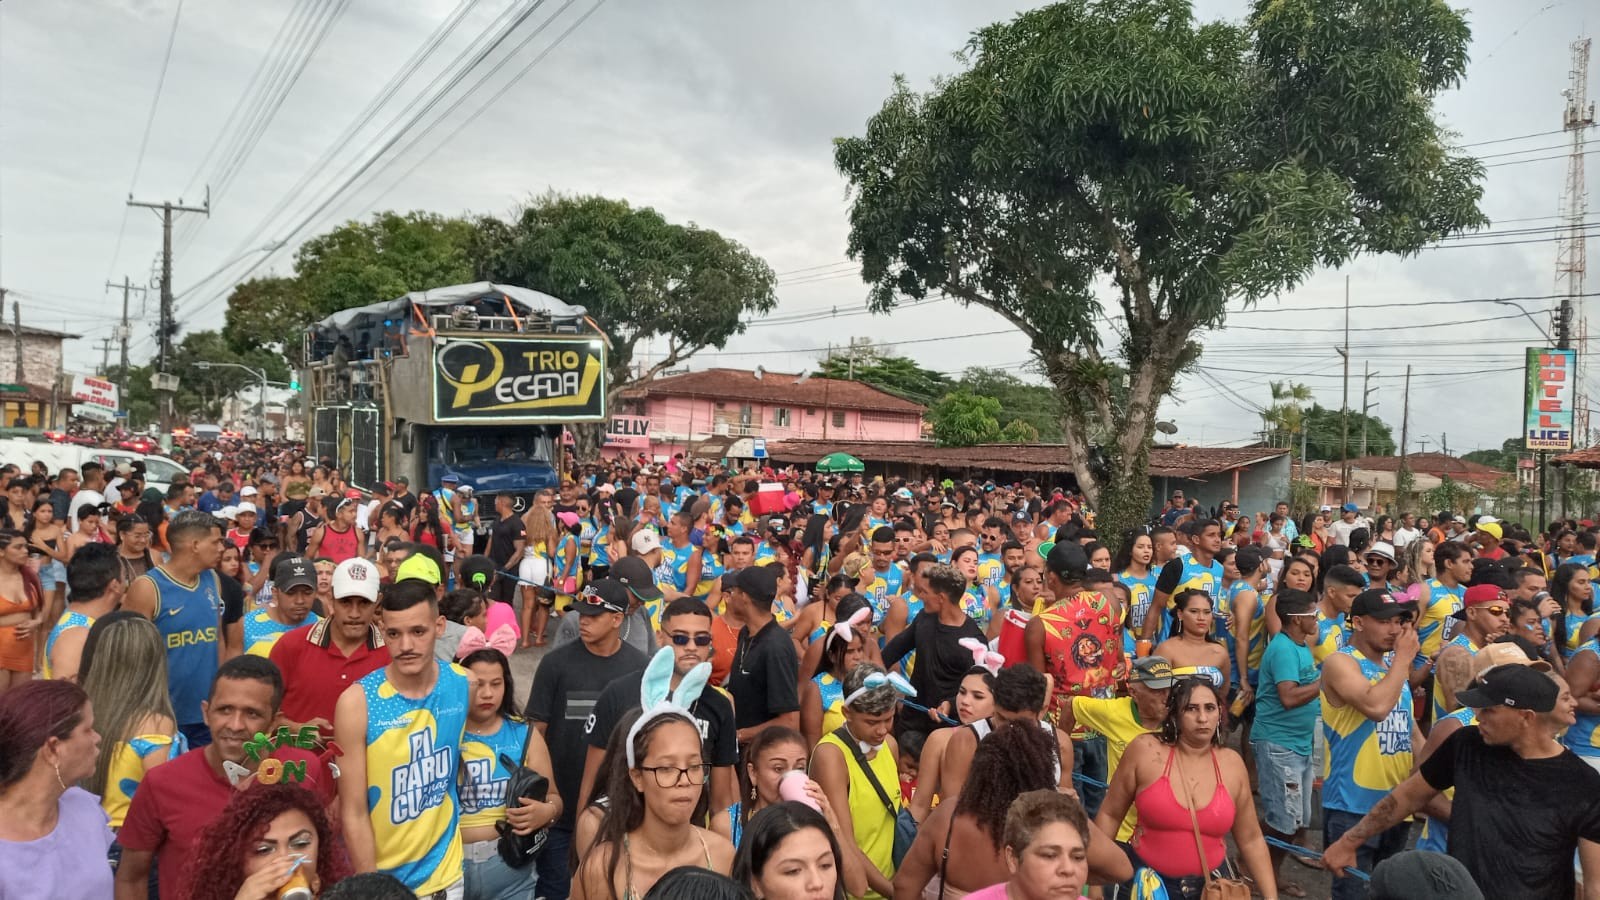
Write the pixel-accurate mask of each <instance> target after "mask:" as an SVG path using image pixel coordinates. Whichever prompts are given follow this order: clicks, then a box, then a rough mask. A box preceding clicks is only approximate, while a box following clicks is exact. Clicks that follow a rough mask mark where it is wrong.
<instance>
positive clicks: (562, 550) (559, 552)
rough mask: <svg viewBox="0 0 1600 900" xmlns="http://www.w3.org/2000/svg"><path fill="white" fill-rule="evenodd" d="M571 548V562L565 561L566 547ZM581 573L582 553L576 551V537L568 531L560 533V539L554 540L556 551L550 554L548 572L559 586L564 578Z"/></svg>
mask: <svg viewBox="0 0 1600 900" xmlns="http://www.w3.org/2000/svg"><path fill="white" fill-rule="evenodd" d="M568 547H571V548H572V562H570V563H569V562H567V548H568ZM582 573H583V554H582V553H579V552H578V538H577V536H576V535H574V534H572V533H570V532H568V533H565V534H563V535H561V540H559V541H557V542H556V552H555V553H553V554H551V556H550V574H551V575H552V576H553V577H554V578H555V583H556V587H557V588H560V587H561V582H562V580H563V579H566V578H575V577H577V576H579V575H581V574H582Z"/></svg>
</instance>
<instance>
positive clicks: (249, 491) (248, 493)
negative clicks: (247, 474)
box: [239, 484, 261, 497]
mask: <svg viewBox="0 0 1600 900" xmlns="http://www.w3.org/2000/svg"><path fill="white" fill-rule="evenodd" d="M259 493H261V492H260V491H258V490H256V486H255V485H253V484H247V485H245V486H244V487H243V488H242V489H240V491H239V496H241V497H254V496H255V495H257V494H259Z"/></svg>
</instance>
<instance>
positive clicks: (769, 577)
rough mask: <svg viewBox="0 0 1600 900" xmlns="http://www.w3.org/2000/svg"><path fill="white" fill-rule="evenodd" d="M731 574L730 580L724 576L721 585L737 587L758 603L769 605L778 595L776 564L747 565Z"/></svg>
mask: <svg viewBox="0 0 1600 900" xmlns="http://www.w3.org/2000/svg"><path fill="white" fill-rule="evenodd" d="M732 575H733V577H732V579H731V580H729V579H728V578H727V577H726V576H724V579H723V586H724V587H730V588H738V589H739V590H741V591H744V592H745V593H746V594H748V595H749V596H750V599H752V600H754V601H756V602H757V603H759V604H762V605H768V606H770V605H771V604H772V601H773V600H774V599H775V598H776V597H777V596H778V567H777V566H748V567H746V568H743V569H739V570H737V571H735V572H733V573H732Z"/></svg>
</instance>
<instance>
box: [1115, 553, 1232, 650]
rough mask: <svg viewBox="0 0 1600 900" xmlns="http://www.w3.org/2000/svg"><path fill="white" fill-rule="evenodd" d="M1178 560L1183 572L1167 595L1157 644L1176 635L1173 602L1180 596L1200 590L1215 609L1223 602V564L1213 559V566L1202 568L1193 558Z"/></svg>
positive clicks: (1156, 640) (1138, 624) (1140, 623)
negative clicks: (1195, 589)
mask: <svg viewBox="0 0 1600 900" xmlns="http://www.w3.org/2000/svg"><path fill="white" fill-rule="evenodd" d="M1178 559H1179V561H1180V562H1182V564H1183V570H1182V572H1181V573H1180V574H1179V575H1178V584H1177V586H1175V587H1174V588H1173V589H1172V593H1171V594H1168V595H1167V603H1166V605H1165V606H1163V607H1162V608H1161V627H1160V628H1159V629H1158V630H1157V631H1156V635H1155V642H1156V643H1158V644H1159V643H1161V642H1162V641H1164V640H1166V639H1167V638H1168V637H1170V636H1171V635H1172V634H1174V633H1175V632H1174V630H1173V627H1172V624H1173V620H1172V601H1173V599H1174V598H1175V597H1177V596H1178V594H1180V593H1182V592H1183V591H1186V590H1189V589H1191V588H1198V589H1200V590H1202V591H1205V592H1206V594H1207V595H1209V596H1210V597H1211V603H1212V606H1213V608H1215V606H1216V605H1217V604H1218V603H1220V602H1221V594H1222V577H1223V573H1222V563H1220V562H1217V561H1216V560H1215V559H1213V560H1211V565H1209V566H1202V565H1201V564H1200V563H1198V562H1196V561H1195V558H1194V557H1193V556H1182V557H1178ZM1160 577H1161V576H1160V575H1159V574H1158V575H1157V576H1156V579H1157V580H1158V581H1159V580H1160ZM1135 626H1136V627H1137V628H1140V629H1142V628H1143V627H1144V623H1143V622H1137V623H1135Z"/></svg>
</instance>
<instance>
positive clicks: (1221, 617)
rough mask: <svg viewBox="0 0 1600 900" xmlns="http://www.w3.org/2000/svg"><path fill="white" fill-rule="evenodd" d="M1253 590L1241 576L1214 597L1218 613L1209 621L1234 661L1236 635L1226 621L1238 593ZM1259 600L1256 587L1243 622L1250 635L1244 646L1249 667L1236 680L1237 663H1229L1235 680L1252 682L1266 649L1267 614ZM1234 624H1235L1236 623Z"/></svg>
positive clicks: (1234, 661) (1229, 618) (1253, 682)
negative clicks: (1247, 618) (1250, 610)
mask: <svg viewBox="0 0 1600 900" xmlns="http://www.w3.org/2000/svg"><path fill="white" fill-rule="evenodd" d="M1254 590H1256V589H1255V588H1253V587H1251V586H1250V583H1249V582H1247V581H1244V580H1243V579H1241V580H1239V581H1235V582H1234V583H1233V584H1230V585H1228V587H1227V589H1226V590H1224V591H1223V592H1222V596H1220V597H1218V598H1217V609H1216V613H1217V614H1216V615H1215V616H1214V617H1213V618H1212V622H1213V623H1214V624H1215V628H1216V634H1217V637H1219V638H1221V639H1222V643H1223V645H1224V646H1226V647H1227V648H1228V661H1229V662H1230V663H1237V660H1236V659H1235V658H1234V655H1235V654H1234V649H1235V648H1234V646H1233V642H1234V639H1235V635H1234V634H1233V628H1232V627H1231V626H1230V625H1229V624H1228V623H1229V622H1230V621H1231V620H1232V619H1233V618H1234V614H1233V605H1234V601H1235V600H1237V599H1238V598H1239V595H1240V594H1242V593H1244V592H1245V591H1254ZM1261 603H1262V597H1261V592H1260V591H1256V605H1255V611H1254V612H1253V613H1252V614H1251V616H1250V621H1249V623H1247V625H1246V627H1247V628H1248V632H1247V633H1248V634H1249V636H1250V644H1249V647H1248V648H1246V650H1245V655H1244V661H1245V665H1246V666H1248V667H1249V668H1248V670H1247V671H1246V672H1245V673H1244V675H1245V677H1246V678H1247V679H1248V681H1244V682H1240V681H1239V678H1240V673H1239V671H1238V668H1239V667H1238V665H1237V664H1235V665H1233V666H1232V668H1233V675H1232V677H1233V679H1234V680H1235V683H1246V684H1251V685H1254V684H1255V683H1256V669H1257V668H1258V667H1259V666H1260V664H1261V654H1262V653H1263V652H1265V650H1266V647H1265V643H1266V642H1265V635H1266V624H1267V617H1266V616H1264V615H1262V606H1261ZM1235 624H1236V625H1237V624H1238V623H1235Z"/></svg>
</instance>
